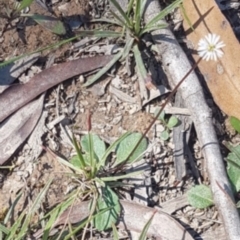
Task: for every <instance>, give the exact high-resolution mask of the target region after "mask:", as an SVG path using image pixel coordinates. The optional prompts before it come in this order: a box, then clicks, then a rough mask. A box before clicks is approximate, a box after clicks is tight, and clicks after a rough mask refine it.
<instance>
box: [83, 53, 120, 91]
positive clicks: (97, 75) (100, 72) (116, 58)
mask: <svg viewBox="0 0 240 240" xmlns="http://www.w3.org/2000/svg"><path fill="white" fill-rule="evenodd" d="M121 56H122V52H119V53H117V54H116V55H115V56H114V57H113V59H112V60H111V61H110V62H109V63H108V64H107V65H106V66H105V67H103V68H102V69H101V70H100V71H99V72H98V73H97V74H96V75H95V76H93V77H92V78H91V79H89V80H88V81H87V82H86V83H85V84H83V86H84V87H88V86H90V85H92V84H93V83H95V82H96V81H97V80H98V79H99V78H100V77H101V76H102V75H103V74H105V73H106V72H107V71H108V70H109V69H110V68H111V67H112V66H113V65H114V64H115V63H116V62H117V61H118V60H119V59H120V57H121Z"/></svg>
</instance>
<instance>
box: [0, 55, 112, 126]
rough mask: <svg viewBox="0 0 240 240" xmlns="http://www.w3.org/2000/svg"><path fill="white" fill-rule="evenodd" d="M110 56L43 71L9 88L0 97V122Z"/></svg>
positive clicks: (102, 62)
mask: <svg viewBox="0 0 240 240" xmlns="http://www.w3.org/2000/svg"><path fill="white" fill-rule="evenodd" d="M111 59H112V56H97V57H92V58H84V59H77V60H73V61H69V62H66V63H61V64H58V65H56V66H53V67H50V68H48V69H45V70H44V71H42V72H41V73H39V74H37V75H35V76H34V77H33V78H32V79H31V80H30V81H29V82H27V83H26V84H22V85H14V86H12V87H9V88H8V89H7V90H5V91H4V92H3V93H2V94H1V95H0V122H1V121H3V120H4V119H5V118H7V117H8V116H9V115H11V114H12V113H14V112H15V111H16V110H18V109H19V108H21V107H22V106H24V105H25V104H26V103H28V102H30V101H31V100H33V99H34V98H35V97H37V96H38V95H40V94H41V93H43V92H45V91H46V90H48V89H49V88H51V87H53V86H55V85H57V84H59V83H61V82H62V81H64V80H66V79H69V78H71V77H74V76H76V75H79V74H82V73H85V72H88V71H92V70H94V69H96V68H99V67H103V66H105V65H106V64H107V63H108V62H109V61H110V60H111Z"/></svg>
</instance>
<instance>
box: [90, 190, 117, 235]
mask: <svg viewBox="0 0 240 240" xmlns="http://www.w3.org/2000/svg"><path fill="white" fill-rule="evenodd" d="M101 189H102V196H101V197H99V199H98V200H97V207H96V208H97V212H99V211H101V210H104V209H106V208H109V210H108V211H106V212H104V213H102V214H100V215H98V216H96V217H95V218H94V225H95V227H96V228H97V229H98V230H99V231H104V230H107V229H109V228H111V226H112V224H115V223H116V222H117V220H118V217H119V215H120V210H121V207H120V204H119V199H118V196H117V195H116V194H115V193H114V192H113V191H112V190H111V188H110V187H109V186H106V187H104V188H101Z"/></svg>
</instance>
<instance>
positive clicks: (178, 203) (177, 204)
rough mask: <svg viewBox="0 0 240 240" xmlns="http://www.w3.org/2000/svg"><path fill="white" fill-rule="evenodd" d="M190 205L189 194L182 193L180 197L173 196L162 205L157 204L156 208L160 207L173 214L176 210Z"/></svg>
mask: <svg viewBox="0 0 240 240" xmlns="http://www.w3.org/2000/svg"><path fill="white" fill-rule="evenodd" d="M187 205H189V203H188V200H187V195H186V194H185V195H182V196H180V197H176V198H173V199H171V200H169V201H166V202H164V203H162V204H161V205H160V206H156V207H155V208H156V209H160V210H161V211H163V212H165V213H168V214H172V213H174V212H175V211H177V210H179V209H181V208H184V207H186V206H187Z"/></svg>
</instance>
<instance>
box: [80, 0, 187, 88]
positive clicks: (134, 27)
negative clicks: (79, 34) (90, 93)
mask: <svg viewBox="0 0 240 240" xmlns="http://www.w3.org/2000/svg"><path fill="white" fill-rule="evenodd" d="M110 2H111V3H112V4H113V5H114V7H115V8H116V9H117V13H115V12H114V11H111V13H112V15H113V17H114V19H113V20H111V19H105V18H100V19H97V20H92V22H106V23H108V24H109V23H110V24H113V25H117V26H119V27H121V28H122V37H123V38H124V40H125V46H124V47H123V50H121V51H120V52H118V53H117V54H116V55H115V57H114V58H113V60H112V61H111V62H110V63H109V64H107V65H106V66H105V68H102V69H101V70H100V71H99V72H98V73H97V74H96V75H95V76H93V77H92V78H91V79H89V80H88V81H87V82H86V83H85V84H84V86H90V85H91V84H93V83H94V82H96V81H97V80H98V79H99V78H100V77H101V76H102V75H103V74H105V73H106V72H107V71H108V70H109V69H110V68H111V67H112V66H113V65H114V64H115V63H116V62H117V61H119V60H121V61H122V60H124V59H125V58H126V57H127V56H128V55H129V54H130V52H133V55H134V59H135V63H136V70H137V72H138V73H139V77H140V79H141V81H144V82H145V83H146V84H147V80H148V79H149V76H150V75H149V73H148V72H147V69H146V67H145V65H144V62H143V59H142V57H141V52H140V49H139V45H140V43H141V38H142V36H143V35H144V34H145V33H149V32H151V31H154V30H156V29H159V28H165V27H166V26H167V25H164V24H156V23H157V22H158V21H159V20H161V19H163V18H164V17H165V16H166V15H168V14H169V13H170V12H171V11H172V10H173V9H175V8H176V7H178V6H179V5H180V4H181V3H182V0H176V1H174V2H173V3H172V4H170V5H169V6H168V7H166V8H165V9H164V10H163V11H161V12H160V13H159V14H158V15H157V16H156V17H154V18H153V19H152V20H151V21H150V22H149V23H148V24H147V25H144V24H143V21H142V16H143V13H144V9H145V5H146V2H147V1H146V0H136V1H133V0H131V1H129V3H128V8H127V11H124V10H123V9H122V8H121V6H120V5H119V3H118V1H116V0H110Z"/></svg>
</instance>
